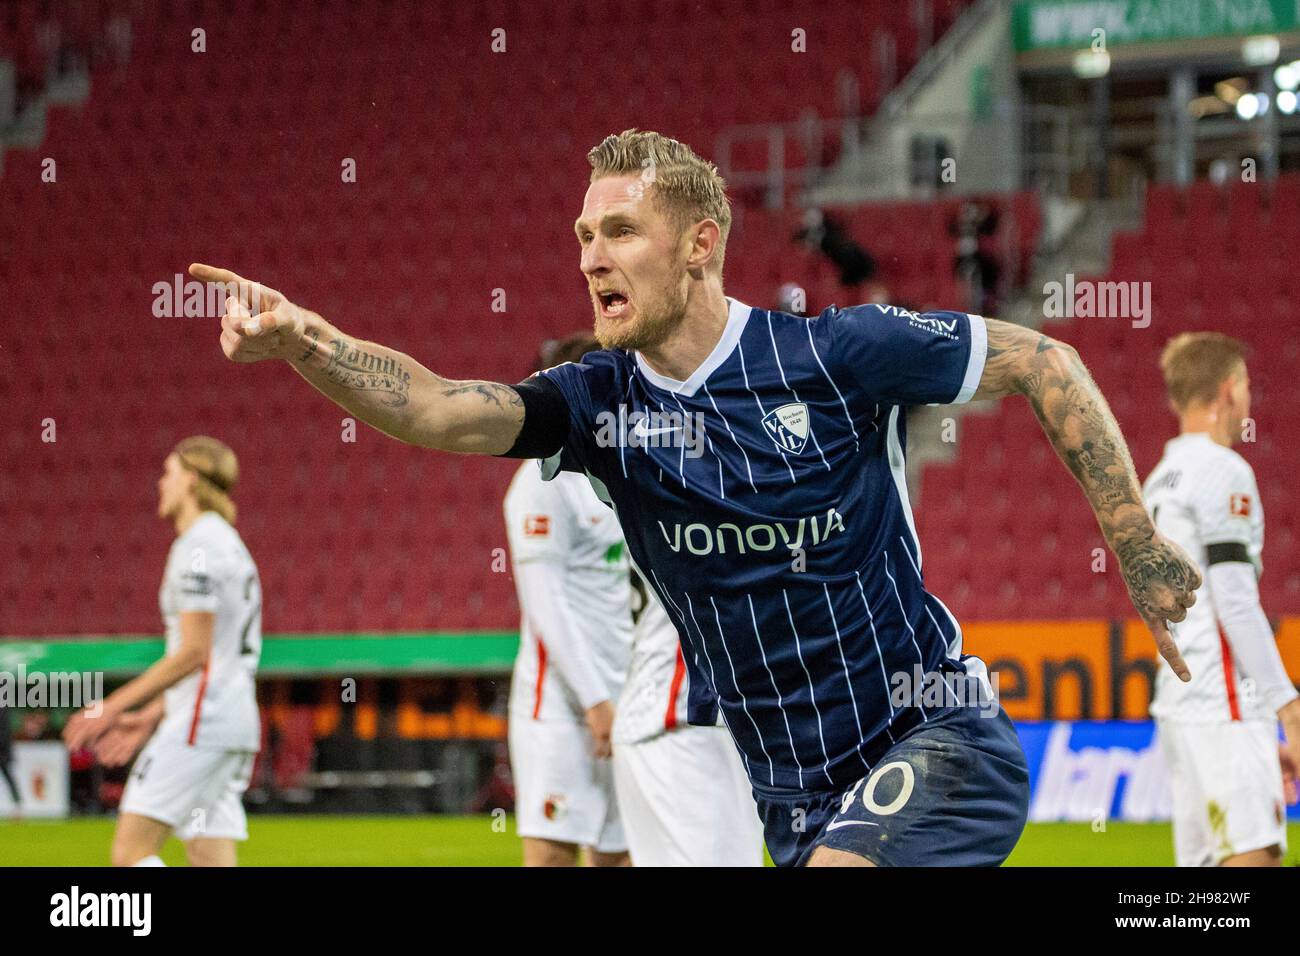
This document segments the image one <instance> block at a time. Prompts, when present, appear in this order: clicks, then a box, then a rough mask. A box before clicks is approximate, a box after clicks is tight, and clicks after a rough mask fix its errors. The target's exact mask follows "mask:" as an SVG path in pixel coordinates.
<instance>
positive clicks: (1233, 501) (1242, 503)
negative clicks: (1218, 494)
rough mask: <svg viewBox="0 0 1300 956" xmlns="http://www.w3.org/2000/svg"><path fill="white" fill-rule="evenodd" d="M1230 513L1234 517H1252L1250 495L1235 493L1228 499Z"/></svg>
mask: <svg viewBox="0 0 1300 956" xmlns="http://www.w3.org/2000/svg"><path fill="white" fill-rule="evenodd" d="M1228 513H1229V514H1231V515H1232V516H1233V517H1234V518H1249V517H1250V495H1233V496H1232V497H1231V498H1229V499H1228Z"/></svg>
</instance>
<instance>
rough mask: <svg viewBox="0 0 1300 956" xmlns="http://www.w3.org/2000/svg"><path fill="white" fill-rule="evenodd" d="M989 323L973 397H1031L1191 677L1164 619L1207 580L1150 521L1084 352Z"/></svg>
mask: <svg viewBox="0 0 1300 956" xmlns="http://www.w3.org/2000/svg"><path fill="white" fill-rule="evenodd" d="M987 324H988V358H987V361H986V362H985V366H984V374H983V376H982V377H981V379H980V385H979V388H978V389H977V390H976V392H975V396H974V397H975V398H976V399H980V398H996V397H998V396H1002V395H1010V394H1013V393H1019V394H1022V395H1024V396H1025V397H1026V398H1027V399H1028V400H1029V405H1030V407H1031V408H1033V410H1034V414H1035V415H1037V416H1038V420H1039V422H1040V423H1042V426H1043V431H1044V432H1046V433H1047V437H1048V439H1049V440H1050V441H1051V443H1052V446H1053V447H1054V448H1055V449H1056V453H1057V454H1058V455H1059V456H1060V457H1061V460H1062V461H1063V462H1065V464H1066V466H1067V467H1068V468H1069V469H1070V471H1071V473H1072V474H1073V475H1074V477H1075V478H1076V479H1077V480H1078V482H1079V484H1080V485H1081V486H1082V487H1083V491H1084V494H1085V495H1086V496H1087V498H1088V502H1089V503H1090V504H1091V505H1092V510H1093V512H1094V513H1095V514H1096V516H1097V523H1098V524H1099V525H1100V526H1101V531H1102V534H1103V535H1104V536H1105V538H1106V543H1107V544H1108V545H1109V546H1110V549H1111V550H1112V551H1113V552H1115V556H1116V557H1117V558H1118V559H1119V563H1120V570H1121V572H1122V573H1123V575H1124V583H1125V584H1126V585H1127V586H1128V592H1129V596H1130V597H1131V598H1132V600H1133V605H1134V607H1136V608H1137V611H1138V614H1140V615H1141V616H1142V619H1143V620H1144V621H1146V623H1147V625H1148V626H1149V627H1150V628H1151V632H1152V634H1153V635H1154V636H1155V639H1156V646H1157V647H1158V648H1159V649H1160V653H1161V655H1162V656H1163V657H1164V659H1165V660H1166V661H1168V662H1169V666H1170V667H1172V668H1173V669H1174V672H1175V673H1177V674H1178V676H1179V677H1180V678H1181V679H1183V680H1190V679H1191V673H1190V672H1189V671H1188V669H1187V665H1186V664H1185V663H1184V662H1183V658H1182V655H1181V654H1179V653H1178V646H1177V645H1176V644H1175V643H1174V639H1173V637H1172V635H1170V633H1169V628H1168V626H1167V624H1166V622H1167V621H1181V620H1182V619H1183V618H1185V617H1186V616H1187V608H1189V607H1191V606H1192V604H1193V603H1195V601H1196V595H1195V594H1194V592H1195V590H1196V589H1197V588H1198V587H1200V585H1201V575H1200V572H1199V571H1197V569H1196V566H1195V565H1194V564H1193V563H1192V561H1191V560H1190V559H1189V558H1188V557H1187V555H1186V554H1184V553H1183V551H1182V549H1180V548H1179V547H1178V546H1177V545H1175V544H1173V543H1172V542H1170V541H1168V540H1166V539H1165V538H1164V537H1162V536H1161V535H1160V533H1159V532H1158V531H1156V528H1155V525H1154V524H1152V522H1151V519H1150V517H1149V515H1148V514H1147V510H1146V506H1145V505H1144V504H1143V502H1142V486H1141V483H1140V482H1139V481H1138V478H1137V474H1136V472H1135V471H1134V469H1133V459H1132V458H1131V457H1130V456H1129V452H1128V446H1127V445H1126V444H1125V443H1124V436H1123V435H1122V434H1120V430H1119V423H1118V422H1116V421H1115V416H1114V415H1112V414H1111V411H1110V407H1109V406H1108V405H1107V404H1106V399H1105V398H1104V397H1103V396H1102V394H1101V392H1100V391H1099V390H1098V389H1097V383H1096V382H1094V381H1093V380H1092V376H1091V375H1089V374H1088V370H1087V368H1085V367H1084V364H1083V362H1082V360H1081V359H1080V358H1079V353H1078V352H1076V351H1075V350H1074V349H1073V348H1071V347H1070V346H1069V345H1066V344H1065V343H1064V342H1059V341H1057V340H1056V339H1053V338H1050V337H1049V336H1046V335H1043V334H1042V333H1041V332H1035V331H1033V330H1031V329H1026V328H1023V327H1021V326H1018V325H1012V324H1011V323H1008V322H998V321H996V320H994V319H989V320H988V321H987Z"/></svg>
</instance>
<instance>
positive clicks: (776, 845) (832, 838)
mask: <svg viewBox="0 0 1300 956" xmlns="http://www.w3.org/2000/svg"><path fill="white" fill-rule="evenodd" d="M981 715H982V716H981ZM754 797H755V799H756V800H757V801H758V813H759V816H760V817H762V819H763V832H764V836H765V838H766V840H767V849H768V852H769V853H771V854H772V860H773V861H774V862H775V863H776V865H777V866H802V865H803V864H805V863H807V862H808V858H809V857H810V856H811V855H812V852H813V850H814V849H815V848H817V847H819V846H828V847H832V848H834V849H836V850H846V851H848V852H849V853H856V854H858V855H859V856H863V857H866V858H867V859H868V860H870V861H871V862H872V863H875V864H876V865H877V866H998V865H1000V864H1001V863H1002V862H1003V861H1004V860H1005V859H1006V858H1007V856H1009V855H1010V853H1011V850H1012V849H1013V848H1014V847H1015V845H1016V841H1017V840H1019V839H1020V833H1021V831H1022V830H1024V828H1025V819H1026V817H1027V816H1028V813H1029V767H1028V765H1027V764H1026V763H1025V755H1024V752H1023V751H1022V750H1021V749H1020V739H1019V737H1017V736H1016V730H1015V727H1013V726H1012V724H1011V719H1010V718H1009V717H1008V716H1007V714H1006V711H1004V710H1002V709H1001V708H998V711H997V713H996V714H991V712H990V711H989V710H987V709H982V708H978V707H951V708H949V709H947V710H944V711H942V712H938V713H936V712H934V711H930V712H929V720H928V721H927V722H925V723H921V724H918V725H917V726H915V727H913V728H912V729H911V730H910V731H908V732H907V733H906V734H905V735H903V736H902V737H900V738H899V740H898V742H897V743H895V744H894V745H893V746H891V747H890V748H889V749H888V750H887V751H885V754H884V756H883V757H882V758H880V759H879V760H878V761H876V762H875V764H874V765H873V766H872V768H871V772H870V773H869V774H867V776H865V777H863V778H862V779H861V780H859V781H858V782H857V783H855V784H853V785H852V786H850V787H848V788H847V789H845V790H843V791H833V790H828V791H815V792H812V793H799V792H797V791H781V790H772V789H770V788H767V787H761V788H760V787H758V786H755V787H754Z"/></svg>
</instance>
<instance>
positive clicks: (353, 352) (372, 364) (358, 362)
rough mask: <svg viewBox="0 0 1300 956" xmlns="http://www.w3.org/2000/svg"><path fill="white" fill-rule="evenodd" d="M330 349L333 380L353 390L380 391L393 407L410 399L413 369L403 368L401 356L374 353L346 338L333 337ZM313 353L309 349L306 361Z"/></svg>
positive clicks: (329, 374)
mask: <svg viewBox="0 0 1300 956" xmlns="http://www.w3.org/2000/svg"><path fill="white" fill-rule="evenodd" d="M330 349H331V350H332V351H331V354H330V357H329V362H328V363H327V364H326V366H325V369H324V374H325V376H326V378H328V379H329V380H330V381H332V382H334V383H336V384H338V385H341V386H343V387H344V388H347V389H351V390H352V391H365V392H378V393H379V394H380V396H381V399H380V400H381V401H382V402H383V403H384V404H385V405H389V406H391V407H393V408H400V407H401V406H403V405H405V404H406V403H407V401H408V398H409V392H410V388H411V373H410V372H408V371H406V370H405V369H404V368H402V365H401V363H400V362H399V361H398V360H397V359H395V358H393V357H392V356H390V355H377V354H373V353H371V352H368V351H366V350H364V349H361V348H358V347H356V346H355V345H353V344H351V343H350V342H348V341H347V340H346V339H343V338H336V339H331V340H330ZM314 350H315V346H314V345H313V346H312V351H314ZM310 357H311V355H310V352H309V353H308V354H307V355H305V356H304V357H303V361H306V359H308V358H310Z"/></svg>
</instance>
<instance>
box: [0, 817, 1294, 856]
mask: <svg viewBox="0 0 1300 956" xmlns="http://www.w3.org/2000/svg"><path fill="white" fill-rule="evenodd" d="M1288 834H1289V841H1290V845H1291V847H1292V849H1291V850H1289V851H1288V853H1287V862H1288V863H1290V864H1292V865H1295V864H1297V863H1298V862H1300V853H1298V850H1300V824H1295V823H1292V824H1291V825H1290V827H1289V829H1288ZM112 836H113V820H112V819H111V818H107V817H105V818H92V819H77V820H65V821H50V822H46V821H39V820H28V821H24V822H22V823H8V822H0V866H103V865H106V864H107V862H108V850H109V843H110V842H111V840H112ZM249 837H250V839H249V841H248V842H247V843H245V844H243V845H242V846H241V847H240V864H241V865H244V866H517V865H518V864H519V860H520V847H519V838H518V836H517V835H516V834H515V832H514V820H513V819H510V820H509V821H508V822H507V825H506V827H505V829H504V830H502V829H501V826H500V824H499V823H498V824H497V827H496V828H495V829H494V827H493V819H492V818H491V817H488V816H476V817H442V816H423V817H391V816H384V817H380V816H374V817H364V816H363V817H341V816H252V817H250V818H249ZM163 859H164V860H165V861H166V862H167V863H168V864H169V865H171V866H181V865H184V863H185V853H184V849H183V848H182V847H181V845H180V844H179V843H178V842H177V841H175V840H171V841H169V842H168V844H167V847H166V849H164V851H163ZM1173 862H1174V853H1173V844H1172V842H1171V837H1170V829H1169V825H1168V824H1163V823H1109V824H1107V826H1106V830H1105V831H1104V832H1102V833H1094V832H1093V831H1092V828H1091V826H1089V825H1088V824H1079V823H1031V824H1029V826H1028V827H1027V828H1026V829H1025V833H1024V836H1022V837H1021V839H1020V844H1019V845H1018V846H1017V847H1016V850H1015V852H1014V853H1012V855H1011V859H1010V860H1009V861H1008V864H1009V865H1011V866H1172V865H1173Z"/></svg>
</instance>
